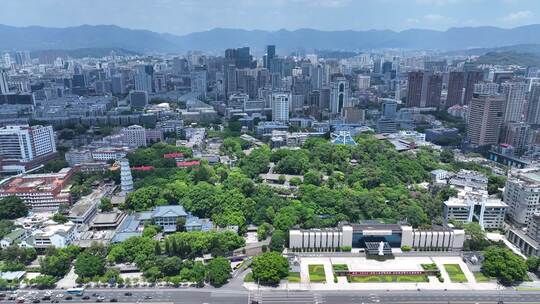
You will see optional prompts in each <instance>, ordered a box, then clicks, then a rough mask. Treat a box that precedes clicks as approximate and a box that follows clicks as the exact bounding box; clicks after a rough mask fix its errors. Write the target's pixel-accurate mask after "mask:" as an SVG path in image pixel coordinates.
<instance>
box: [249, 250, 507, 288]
mask: <svg viewBox="0 0 540 304" xmlns="http://www.w3.org/2000/svg"><path fill="white" fill-rule="evenodd" d="M299 262H300V277H301V282H300V283H288V282H282V284H280V286H279V287H277V288H278V289H290V290H418V289H420V290H497V289H499V288H501V287H500V286H499V285H498V284H497V283H496V282H495V281H493V282H487V283H486V282H483V283H479V282H476V279H475V276H474V274H473V273H472V272H471V271H470V270H469V268H468V267H467V265H466V264H465V263H464V262H463V260H462V259H461V258H460V257H452V256H438V257H396V258H395V259H390V260H386V261H376V260H373V259H366V258H365V257H300V258H299ZM432 263H434V264H436V265H437V267H438V268H439V270H440V271H441V276H442V278H443V279H444V282H440V281H439V280H438V279H437V277H435V276H428V280H429V282H418V283H416V282H414V283H413V282H392V283H381V282H376V283H349V282H348V281H347V278H346V277H338V278H337V282H335V281H334V273H333V268H332V265H333V264H334V265H336V264H345V265H347V266H348V269H349V271H421V270H423V268H422V266H421V264H432ZM445 264H458V265H459V266H460V267H461V269H462V271H463V274H464V275H465V277H466V279H467V282H466V283H454V282H451V281H450V277H449V275H448V273H447V272H446V270H445V267H444V265H445ZM309 265H323V267H324V271H325V275H326V283H310V280H309V270H308V268H309ZM245 286H246V288H248V289H255V288H257V284H254V283H246V284H245ZM259 288H260V287H259Z"/></svg>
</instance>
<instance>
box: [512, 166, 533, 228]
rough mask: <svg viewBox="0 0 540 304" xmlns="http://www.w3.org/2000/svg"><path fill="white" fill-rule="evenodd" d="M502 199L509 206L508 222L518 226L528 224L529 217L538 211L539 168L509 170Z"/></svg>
mask: <svg viewBox="0 0 540 304" xmlns="http://www.w3.org/2000/svg"><path fill="white" fill-rule="evenodd" d="M503 197H504V201H505V203H506V204H508V206H510V209H509V212H508V215H509V218H510V220H511V221H512V222H513V223H514V224H516V225H519V226H526V225H527V224H529V222H530V219H531V216H532V215H533V214H534V213H535V212H539V211H540V168H538V167H531V168H525V169H512V170H510V171H509V172H508V179H507V180H506V185H505V187H504V194H503Z"/></svg>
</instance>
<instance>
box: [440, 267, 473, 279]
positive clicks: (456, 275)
mask: <svg viewBox="0 0 540 304" xmlns="http://www.w3.org/2000/svg"><path fill="white" fill-rule="evenodd" d="M444 269H446V272H447V273H448V276H449V277H450V281H452V282H453V283H466V282H468V280H467V277H465V274H464V273H463V270H461V266H459V264H444Z"/></svg>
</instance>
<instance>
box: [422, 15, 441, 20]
mask: <svg viewBox="0 0 540 304" xmlns="http://www.w3.org/2000/svg"><path fill="white" fill-rule="evenodd" d="M424 18H425V19H426V20H429V21H441V20H445V19H446V17H445V16H443V15H439V14H427V15H425V16H424Z"/></svg>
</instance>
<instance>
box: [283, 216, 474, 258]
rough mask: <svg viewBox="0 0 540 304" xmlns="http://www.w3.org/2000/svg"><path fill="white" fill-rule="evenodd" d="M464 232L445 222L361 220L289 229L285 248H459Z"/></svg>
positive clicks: (454, 249) (461, 244)
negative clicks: (420, 224) (418, 225)
mask: <svg viewBox="0 0 540 304" xmlns="http://www.w3.org/2000/svg"><path fill="white" fill-rule="evenodd" d="M464 241H465V232H464V231H463V230H461V229H453V228H451V227H448V226H445V227H443V226H434V227H432V228H431V229H415V228H412V227H411V226H407V225H398V224H381V223H378V222H365V223H361V224H344V223H341V224H339V225H338V227H336V228H323V229H291V230H290V231H289V248H290V249H297V250H310V249H319V248H320V249H330V250H333V249H340V248H343V247H352V248H364V249H368V251H369V249H370V248H374V247H378V246H374V244H375V245H377V244H379V243H380V242H383V243H384V246H385V251H386V252H388V251H390V250H391V248H402V247H404V246H407V247H410V248H411V249H412V250H422V251H459V250H461V249H462V248H463V242H464Z"/></svg>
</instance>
